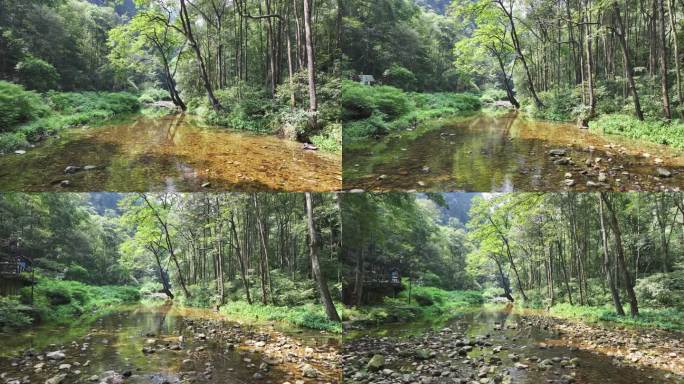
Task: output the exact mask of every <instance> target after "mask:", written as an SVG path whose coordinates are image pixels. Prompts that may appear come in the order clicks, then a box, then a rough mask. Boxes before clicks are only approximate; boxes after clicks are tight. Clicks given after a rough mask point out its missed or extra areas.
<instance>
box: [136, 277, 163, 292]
mask: <svg viewBox="0 0 684 384" xmlns="http://www.w3.org/2000/svg"><path fill="white" fill-rule="evenodd" d="M162 288H163V287H162V284H161V283H160V282H157V281H151V280H148V281H145V282H144V283H143V284H142V285H141V286H140V289H139V292H140V294H141V295H143V296H147V295H150V294H153V293H157V292H161V291H162Z"/></svg>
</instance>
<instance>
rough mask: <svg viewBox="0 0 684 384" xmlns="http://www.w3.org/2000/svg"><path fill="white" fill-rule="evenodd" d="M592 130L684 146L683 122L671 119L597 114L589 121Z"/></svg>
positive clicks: (673, 145) (679, 146) (678, 146)
mask: <svg viewBox="0 0 684 384" xmlns="http://www.w3.org/2000/svg"><path fill="white" fill-rule="evenodd" d="M589 128H590V129H591V130H592V132H596V133H599V134H605V135H618V136H624V137H628V138H630V139H636V140H644V141H650V142H652V143H656V144H663V145H670V146H672V147H675V148H684V122H681V121H679V120H673V121H671V122H669V123H668V122H664V121H662V120H644V121H639V119H637V118H635V117H633V116H630V115H624V114H611V115H603V116H599V117H598V118H597V119H596V120H594V121H591V122H589Z"/></svg>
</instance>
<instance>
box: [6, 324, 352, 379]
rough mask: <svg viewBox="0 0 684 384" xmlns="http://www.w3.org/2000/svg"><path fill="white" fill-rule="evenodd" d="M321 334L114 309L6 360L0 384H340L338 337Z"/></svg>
mask: <svg viewBox="0 0 684 384" xmlns="http://www.w3.org/2000/svg"><path fill="white" fill-rule="evenodd" d="M167 311H168V310H167ZM193 312H195V314H194V315H196V312H197V311H193ZM207 312H208V311H207ZM150 328H152V329H150ZM300 335H301V337H299V336H300ZM319 335H320V337H319V336H317V335H313V334H311V333H310V334H299V333H294V334H287V333H284V332H283V331H278V330H276V329H275V328H274V327H273V326H266V327H263V328H262V327H259V328H257V327H253V326H249V325H240V324H237V323H231V322H226V321H224V320H223V319H221V317H220V316H219V315H214V316H213V318H211V319H206V318H201V317H194V316H193V317H190V316H179V315H178V314H169V313H165V311H164V310H161V311H158V310H155V311H152V312H151V313H150V312H149V311H148V310H144V311H141V312H139V313H138V312H134V313H133V314H130V313H128V314H116V315H112V316H109V317H107V318H106V319H101V320H100V321H98V322H96V323H95V324H94V325H91V326H90V327H89V328H88V329H87V330H85V334H84V335H81V336H79V337H75V338H70V339H69V340H66V339H65V340H61V341H60V342H61V344H52V345H47V346H45V347H44V348H42V349H40V350H33V349H26V350H23V351H21V352H19V353H15V354H13V355H12V356H8V357H0V383H5V384H9V383H12V384H30V383H46V384H65V383H96V384H128V383H134V384H176V383H217V382H221V383H223V382H225V383H284V382H290V383H291V384H297V383H299V384H308V383H331V384H335V383H339V382H340V375H341V371H340V359H339V353H338V348H339V340H338V339H337V338H336V337H335V336H334V335H325V334H323V335H321V334H319ZM1 344H2V342H0V345H1Z"/></svg>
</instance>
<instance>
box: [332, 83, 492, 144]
mask: <svg viewBox="0 0 684 384" xmlns="http://www.w3.org/2000/svg"><path fill="white" fill-rule="evenodd" d="M481 106H482V104H481V102H480V98H479V97H478V96H476V95H472V94H467V93H463V94H461V93H415V92H404V91H402V90H401V89H399V88H395V87H391V86H372V87H371V86H365V85H361V84H359V83H356V82H353V81H343V83H342V121H343V124H344V140H345V142H346V141H350V142H353V141H355V140H359V139H363V138H367V137H371V136H381V135H386V134H388V133H390V132H393V131H398V130H402V129H406V128H409V127H414V126H416V125H417V124H418V123H419V122H421V121H426V120H430V119H438V118H442V117H449V116H455V115H463V114H469V113H472V112H475V111H478V110H479V109H480V108H481Z"/></svg>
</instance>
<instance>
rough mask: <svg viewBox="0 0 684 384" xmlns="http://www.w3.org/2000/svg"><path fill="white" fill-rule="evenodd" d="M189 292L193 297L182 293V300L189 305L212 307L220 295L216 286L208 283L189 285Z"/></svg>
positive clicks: (182, 302)
mask: <svg viewBox="0 0 684 384" xmlns="http://www.w3.org/2000/svg"><path fill="white" fill-rule="evenodd" d="M187 288H188V292H189V293H190V295H191V297H187V296H185V295H183V294H181V295H180V302H181V304H183V305H186V306H188V307H199V308H210V307H212V306H213V305H216V304H217V303H218V301H219V300H218V297H217V296H216V294H215V292H216V289H214V287H210V286H208V285H206V284H196V285H188V286H187Z"/></svg>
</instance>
